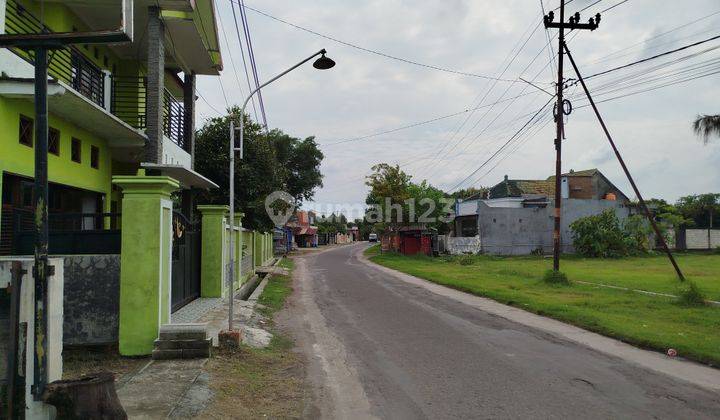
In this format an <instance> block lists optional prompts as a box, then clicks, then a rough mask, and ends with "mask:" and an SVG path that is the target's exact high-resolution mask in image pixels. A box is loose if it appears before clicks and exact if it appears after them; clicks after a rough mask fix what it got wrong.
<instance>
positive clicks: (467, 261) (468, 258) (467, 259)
mask: <svg viewBox="0 0 720 420" xmlns="http://www.w3.org/2000/svg"><path fill="white" fill-rule="evenodd" d="M457 262H458V264H460V265H473V264H474V263H475V259H474V258H473V257H472V255H467V254H464V255H461V256H460V257H458V259H457Z"/></svg>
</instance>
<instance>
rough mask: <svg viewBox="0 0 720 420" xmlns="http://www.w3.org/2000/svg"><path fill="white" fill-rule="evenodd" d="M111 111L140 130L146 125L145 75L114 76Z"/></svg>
mask: <svg viewBox="0 0 720 420" xmlns="http://www.w3.org/2000/svg"><path fill="white" fill-rule="evenodd" d="M111 95H112V96H111V99H110V112H112V114H113V115H115V116H117V117H118V118H120V119H121V120H123V121H125V122H126V123H128V124H130V125H131V126H132V127H134V128H137V129H139V130H144V129H145V127H146V112H147V87H146V83H145V78H144V77H136V76H116V75H113V76H112V91H111Z"/></svg>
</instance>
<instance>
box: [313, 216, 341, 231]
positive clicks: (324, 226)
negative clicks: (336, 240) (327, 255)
mask: <svg viewBox="0 0 720 420" xmlns="http://www.w3.org/2000/svg"><path fill="white" fill-rule="evenodd" d="M315 224H316V225H317V228H318V232H319V233H347V224H348V223H347V218H346V217H345V215H344V214H342V213H341V214H339V215H336V214H334V213H333V214H331V215H330V216H329V217H325V215H323V216H322V217H320V218H319V219H316V220H315Z"/></svg>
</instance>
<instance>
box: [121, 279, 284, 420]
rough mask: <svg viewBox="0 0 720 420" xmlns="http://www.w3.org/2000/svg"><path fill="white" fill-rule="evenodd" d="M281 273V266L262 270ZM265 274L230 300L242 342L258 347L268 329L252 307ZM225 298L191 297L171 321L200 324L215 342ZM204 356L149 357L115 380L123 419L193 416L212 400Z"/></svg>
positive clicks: (225, 309)
mask: <svg viewBox="0 0 720 420" xmlns="http://www.w3.org/2000/svg"><path fill="white" fill-rule="evenodd" d="M268 271H270V272H272V273H275V272H277V273H278V274H281V272H284V270H283V269H281V268H275V267H272V269H271V270H268ZM269 278H270V276H266V277H265V279H263V280H262V281H261V282H260V284H259V285H258V287H257V288H256V289H255V291H254V292H253V293H252V295H251V296H250V298H249V299H248V300H247V301H245V300H241V299H239V298H238V297H236V298H235V299H234V306H235V312H234V323H235V325H236V326H237V327H238V328H240V329H242V331H243V343H245V344H246V345H249V346H251V347H264V346H267V345H268V344H269V343H270V340H271V339H272V334H270V333H269V332H267V331H265V330H264V329H262V326H263V324H265V323H266V320H265V319H264V317H262V316H261V315H260V314H258V313H256V312H255V309H256V306H257V299H258V297H259V296H260V294H261V293H262V291H263V289H264V287H265V285H266V284H267V281H268V279H269ZM227 314H228V304H227V301H226V300H224V299H220V298H217V299H215V298H213V299H204V298H200V299H197V300H195V301H193V302H191V303H190V304H188V305H187V306H185V307H184V308H182V309H181V310H179V311H178V312H176V313H174V314H173V316H172V321H173V323H187V322H190V323H206V324H207V326H208V328H207V334H208V337H211V338H212V340H213V346H214V347H217V335H218V332H219V331H220V330H222V329H226V328H227V324H228V322H227ZM207 361H208V359H189V360H188V359H185V360H151V361H150V362H148V363H147V364H146V365H145V366H144V367H143V368H142V369H140V370H139V371H138V372H136V373H134V374H132V375H128V377H125V378H123V381H122V382H118V388H117V394H118V397H119V399H120V402H121V403H122V405H123V407H124V408H125V411H126V413H127V415H128V418H131V419H156V418H165V417H170V418H194V417H197V416H198V415H199V414H200V413H201V412H202V411H203V410H204V409H205V408H207V407H208V405H209V404H210V402H211V401H212V400H213V396H214V394H213V392H212V390H211V389H210V386H209V380H210V377H209V375H208V373H207V371H206V363H207Z"/></svg>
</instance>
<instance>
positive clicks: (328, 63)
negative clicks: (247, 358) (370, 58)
mask: <svg viewBox="0 0 720 420" xmlns="http://www.w3.org/2000/svg"><path fill="white" fill-rule="evenodd" d="M325 54H327V51H325V48H323V49H322V50H320V51H318V52H316V53H315V54H313V55H311V56H310V57H308V58H306V59H304V60H302V61H301V62H299V63H297V64H295V65H294V66H292V67H290V68H289V69H287V70H285V71H284V72H282V73H280V74H278V75H277V76H275V77H273V78H272V79H270V80H268V81H267V82H265V83H263V84H262V85H260V86H259V87H258V88H257V89H255V90H253V91H252V92H250V94H249V95H248V97H247V98H246V99H245V102H243V105H242V108H240V127H238V128H237V130H238V131H240V144H239V147H235V130H236V128H235V124H234V121H233V120H232V119H231V120H230V226H231V230H230V238H229V247H228V248H229V249H228V266H227V278H228V285H227V288H228V302H229V304H228V330H230V331H232V330H233V298H234V296H233V295H234V291H235V290H234V288H235V152H240V159H242V158H243V134H244V129H245V118H244V117H245V108H246V107H247V104H248V102H250V99H251V98H252V97H253V95H255V93H257V92H258V91H259V90H260V89H262V88H264V87H265V86H267V85H269V84H270V83H272V82H274V81H276V80H278V79H279V78H281V77H283V76H285V75H286V74H288V73H290V72H291V71H293V70H295V69H296V68H298V67H300V66H302V65H303V64H305V63H307V62H308V61H310V60H312V59H313V58H315V57H317V56H318V55H319V56H320V57H318V59H317V60H315V62H313V67H315V68H316V69H318V70H328V69H331V68H333V67H335V61H333V60H332V59H330V58H328V57H326V56H325Z"/></svg>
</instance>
